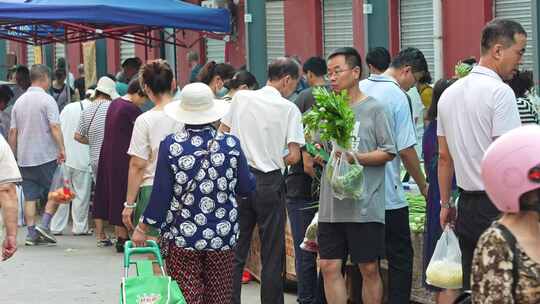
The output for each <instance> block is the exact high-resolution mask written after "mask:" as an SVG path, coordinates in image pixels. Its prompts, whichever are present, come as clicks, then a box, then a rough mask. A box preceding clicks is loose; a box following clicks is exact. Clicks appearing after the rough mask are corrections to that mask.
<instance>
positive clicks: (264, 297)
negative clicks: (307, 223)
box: [220, 58, 305, 304]
mask: <svg viewBox="0 0 540 304" xmlns="http://www.w3.org/2000/svg"><path fill="white" fill-rule="evenodd" d="M299 76H300V67H299V66H298V63H296V62H295V61H294V60H293V59H290V58H278V59H276V60H274V61H273V62H272V63H271V64H270V65H269V66H268V82H267V84H266V86H265V87H263V88H262V89H260V90H257V91H248V90H243V91H239V92H238V93H236V95H234V98H233V100H232V104H231V110H230V112H229V113H228V114H227V115H226V116H225V117H224V118H223V119H222V121H221V126H220V130H221V131H224V132H230V133H231V134H232V135H234V136H236V137H238V138H239V139H240V142H241V145H242V150H243V151H244V153H245V154H246V158H247V160H248V164H249V166H250V169H251V171H252V173H253V174H255V177H256V178H257V190H256V192H255V193H253V194H252V195H251V196H249V197H246V198H239V199H240V200H241V201H240V202H239V204H238V205H239V211H240V212H239V213H240V238H239V240H238V243H237V248H236V254H235V270H234V271H235V273H234V281H233V301H232V303H240V292H241V284H240V283H241V276H242V271H243V269H244V265H245V262H246V258H247V255H248V251H249V247H250V243H251V236H252V234H253V229H254V228H255V225H256V224H258V226H259V232H260V237H261V246H262V247H261V257H262V271H261V303H262V304H282V303H283V302H284V298H283V281H282V277H281V272H282V271H283V262H284V261H283V256H284V253H285V221H286V215H285V191H284V190H285V189H284V178H283V171H284V170H285V167H286V166H287V165H292V164H295V163H297V162H298V161H299V160H300V147H301V146H303V145H304V144H305V140H304V131H303V126H302V115H301V113H300V111H299V110H298V107H297V106H296V105H295V104H294V103H292V102H290V101H288V100H287V99H285V98H284V97H287V96H289V95H291V94H292V93H293V92H294V90H295V89H296V86H297V83H298V79H299Z"/></svg>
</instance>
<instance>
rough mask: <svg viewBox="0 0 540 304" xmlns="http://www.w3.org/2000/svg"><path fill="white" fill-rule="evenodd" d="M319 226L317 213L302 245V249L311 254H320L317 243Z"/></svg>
mask: <svg viewBox="0 0 540 304" xmlns="http://www.w3.org/2000/svg"><path fill="white" fill-rule="evenodd" d="M318 226H319V213H318V212H317V213H315V216H314V217H313V219H312V220H311V223H310V224H309V226H308V227H307V229H306V235H305V237H304V241H303V242H302V244H300V248H301V249H302V250H305V251H309V252H318V251H319V243H318V242H317V230H318Z"/></svg>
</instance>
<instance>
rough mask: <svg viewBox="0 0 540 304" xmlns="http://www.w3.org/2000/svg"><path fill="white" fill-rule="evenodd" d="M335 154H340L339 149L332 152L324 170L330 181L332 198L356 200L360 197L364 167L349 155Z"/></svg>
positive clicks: (343, 153) (344, 153)
mask: <svg viewBox="0 0 540 304" xmlns="http://www.w3.org/2000/svg"><path fill="white" fill-rule="evenodd" d="M334 147H335V146H334ZM337 152H341V151H340V149H339V148H334V150H332V154H331V156H330V162H329V163H328V165H327V168H326V177H327V178H329V180H330V186H331V187H332V191H333V193H334V197H335V198H337V199H340V200H343V199H346V198H349V199H354V200H358V199H360V197H361V196H362V191H363V186H364V167H362V166H361V165H360V164H359V163H358V161H357V160H356V158H355V157H352V156H351V153H347V152H341V154H338V153H337ZM351 160H352V163H351V162H350V161H351Z"/></svg>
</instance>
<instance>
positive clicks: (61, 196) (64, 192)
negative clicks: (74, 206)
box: [48, 164, 75, 204]
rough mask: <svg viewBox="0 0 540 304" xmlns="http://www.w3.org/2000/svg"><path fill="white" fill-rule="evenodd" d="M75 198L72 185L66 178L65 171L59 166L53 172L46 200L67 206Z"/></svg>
mask: <svg viewBox="0 0 540 304" xmlns="http://www.w3.org/2000/svg"><path fill="white" fill-rule="evenodd" d="M73 198H75V192H73V184H72V183H71V180H70V179H69V178H67V176H66V170H65V167H64V165H63V164H61V165H59V166H58V167H57V168H56V171H55V172H54V176H53V179H52V182H51V187H50V189H49V196H48V199H49V200H52V201H54V202H56V203H59V204H67V203H69V202H71V200H72V199H73Z"/></svg>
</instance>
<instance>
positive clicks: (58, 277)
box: [0, 229, 296, 304]
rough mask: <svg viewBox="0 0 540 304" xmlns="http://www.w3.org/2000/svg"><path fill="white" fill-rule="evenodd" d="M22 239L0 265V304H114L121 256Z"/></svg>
mask: <svg viewBox="0 0 540 304" xmlns="http://www.w3.org/2000/svg"><path fill="white" fill-rule="evenodd" d="M66 231H69V230H68V229H66ZM25 235H26V229H19V235H18V239H19V247H18V251H17V252H16V253H15V256H14V257H13V258H12V259H10V260H8V261H7V262H0V292H1V296H0V303H6V304H7V303H9V304H26V303H40V304H42V303H43V304H48V303H51V304H53V303H54V304H68V303H69V304H73V303H77V304H96V303H108V304H110V303H118V295H119V290H120V279H121V277H122V276H123V269H122V255H121V254H117V253H116V252H114V251H113V249H112V248H97V247H96V246H95V239H94V237H93V236H77V237H75V236H71V233H68V234H67V235H64V236H58V237H57V238H58V242H59V243H58V245H57V246H37V247H28V246H24V236H25ZM259 291H260V289H259V284H258V283H255V282H252V283H250V284H248V285H244V288H243V292H242V302H243V303H245V304H258V303H260V301H259ZM295 302H296V296H295V295H293V294H285V303H286V304H293V303H295Z"/></svg>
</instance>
